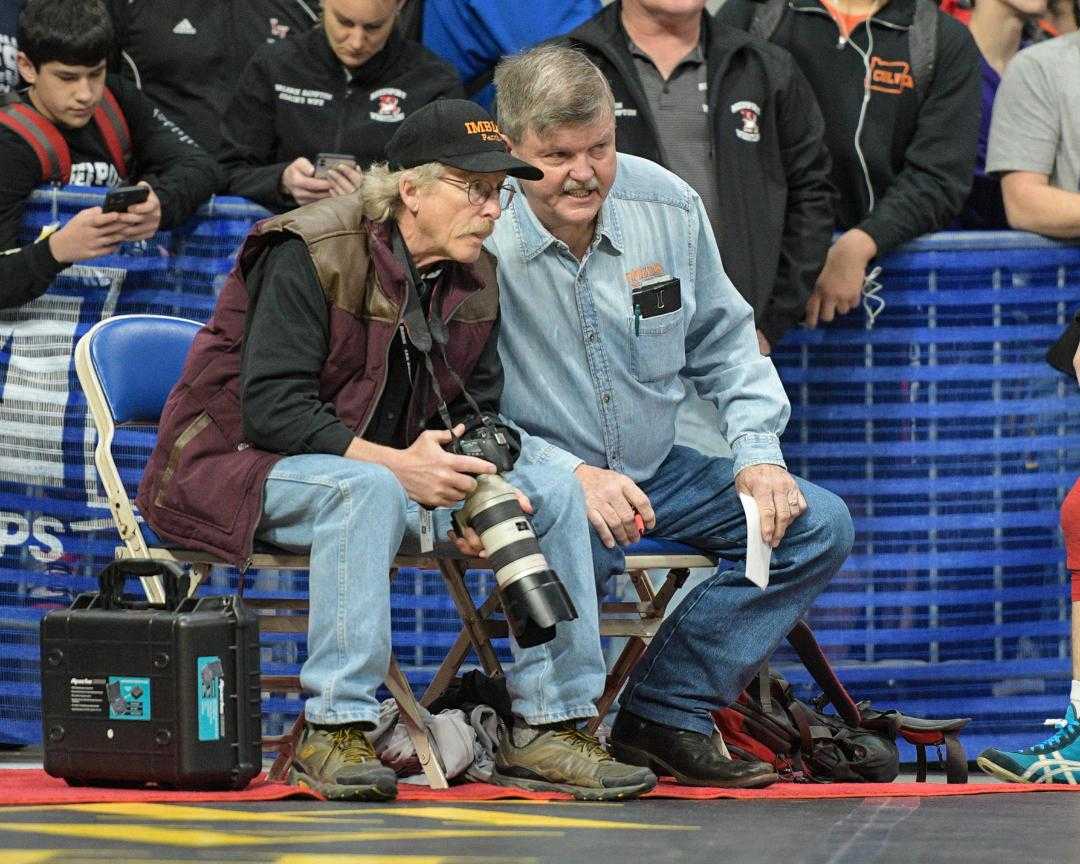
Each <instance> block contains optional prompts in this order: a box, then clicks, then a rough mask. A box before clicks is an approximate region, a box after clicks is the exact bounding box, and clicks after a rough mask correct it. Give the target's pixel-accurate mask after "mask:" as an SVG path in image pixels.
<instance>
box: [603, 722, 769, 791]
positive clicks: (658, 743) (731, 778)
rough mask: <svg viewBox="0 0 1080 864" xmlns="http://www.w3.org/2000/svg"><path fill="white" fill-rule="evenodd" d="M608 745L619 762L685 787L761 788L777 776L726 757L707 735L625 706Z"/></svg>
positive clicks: (764, 767) (757, 764) (756, 764)
mask: <svg viewBox="0 0 1080 864" xmlns="http://www.w3.org/2000/svg"><path fill="white" fill-rule="evenodd" d="M608 747H609V748H610V749H611V752H612V754H613V755H614V756H615V758H616V759H618V760H619V761H620V762H626V763H629V764H630V765H642V766H644V767H646V768H650V769H652V771H653V773H655V774H656V775H657V776H660V775H667V776H669V777H674V778H675V779H676V780H678V781H679V782H680V783H683V784H685V785H687V786H721V787H724V788H728V789H760V788H761V787H762V786H769V785H770V784H772V783H775V782H776V781H777V780H779V779H780V778H779V776H778V775H777V773H776V770H775V769H774V768H773V767H772V765H769V764H767V763H765V762H743V761H741V760H735V759H728V758H726V757H725V756H723V755H722V754H721V753H720V751H719V750H717V749H716V745H715V744H714V743H713V740H712V738H711V737H710V736H708V735H702V734H701V733H700V732H689V731H687V730H686V729H676V728H675V727H673V726H664V725H663V724H661V723H653V722H652V721H650V720H646V719H645V718H644V717H638V716H637V715H636V714H631V713H630V712H629V711H627V710H625V709H624V710H622V711H620V712H619V716H618V717H616V718H615V726H614V727H613V728H612V730H611V737H610V738H608Z"/></svg>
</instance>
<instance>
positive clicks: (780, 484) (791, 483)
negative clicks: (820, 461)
mask: <svg viewBox="0 0 1080 864" xmlns="http://www.w3.org/2000/svg"><path fill="white" fill-rule="evenodd" d="M735 490H736V491H737V492H745V493H746V494H747V495H750V496H752V497H753V499H754V500H755V501H757V506H758V512H759V513H760V514H761V539H762V540H764V541H765V542H766V543H768V544H769V545H770V546H772V548H773V549H775V548H776V547H777V546H779V545H780V541H781V540H783V539H784V534H785V533H786V532H787V529H788V527H789V526H790V525H791V523H792V522H794V521H795V520H796V519H798V518H799V517H800V516H802V514H803V513H805V512H806V499H805V498H804V497H803V494H802V492H801V491H800V489H799V486H798V484H797V483H796V482H795V478H794V477H792V476H791V475H790V474H788V472H787V471H785V470H784V469H783V468H781V467H780V466H779V465H750V466H749V467H747V468H743V469H742V471H740V472H739V473H738V474H736V475H735Z"/></svg>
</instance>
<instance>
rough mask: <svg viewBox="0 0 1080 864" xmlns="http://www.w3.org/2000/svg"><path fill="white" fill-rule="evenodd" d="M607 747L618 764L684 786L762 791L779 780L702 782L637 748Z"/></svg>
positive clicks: (758, 777)
mask: <svg viewBox="0 0 1080 864" xmlns="http://www.w3.org/2000/svg"><path fill="white" fill-rule="evenodd" d="M609 746H610V747H611V755H612V756H614V757H615V758H616V759H618V760H619V761H620V762H625V763H626V764H628V765H640V766H641V767H643V768H648V769H649V770H650V771H652V772H653V773H654V774H656V775H657V776H660V775H666V776H668V777H674V778H675V779H676V780H678V781H679V782H680V783H682V784H683V785H684V786H713V787H715V788H717V789H762V788H764V787H766V786H771V785H772V784H773V783H775V782H776V781H777V780H779V779H780V775H779V774H777V773H776V772H771V773H769V774H758V775H756V776H754V777H737V778H735V779H734V780H702V779H699V778H696V777H690V776H689V775H687V774H684V773H683V772H682V771H679V770H678V769H677V768H675V767H674V766H672V765H668V764H667V762H665V761H664V760H663V759H660V758H659V757H657V756H654V755H653V754H652V753H649V752H648V751H646V750H639V749H638V748H637V747H630V746H628V745H626V744H617V743H616V742H614V741H610V742H609Z"/></svg>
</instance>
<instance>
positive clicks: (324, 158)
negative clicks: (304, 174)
mask: <svg viewBox="0 0 1080 864" xmlns="http://www.w3.org/2000/svg"><path fill="white" fill-rule="evenodd" d="M338 165H348V166H349V167H350V168H355V167H356V157H355V156H351V155H350V154H348V153H320V154H319V155H318V156H316V157H315V176H316V177H320V178H325V177H326V172H328V171H329V170H330V169H331V168H336V167H337V166H338Z"/></svg>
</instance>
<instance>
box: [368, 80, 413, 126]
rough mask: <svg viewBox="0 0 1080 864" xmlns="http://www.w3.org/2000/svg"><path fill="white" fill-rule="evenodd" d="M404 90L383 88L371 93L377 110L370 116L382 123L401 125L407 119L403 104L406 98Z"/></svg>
mask: <svg viewBox="0 0 1080 864" xmlns="http://www.w3.org/2000/svg"><path fill="white" fill-rule="evenodd" d="M406 95H407V94H406V93H405V91H404V90H398V89H397V88H396V87H383V88H382V89H380V90H373V91H372V92H371V101H372V102H374V103H375V110H374V111H372V112H371V113H370V114H369V115H368V116H369V117H371V119H372V120H377V121H379V122H380V123H400V122H401V121H402V120H404V119H405V112H404V111H403V110H402V108H401V103H402V101H403V100H404V99H405V97H406Z"/></svg>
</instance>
